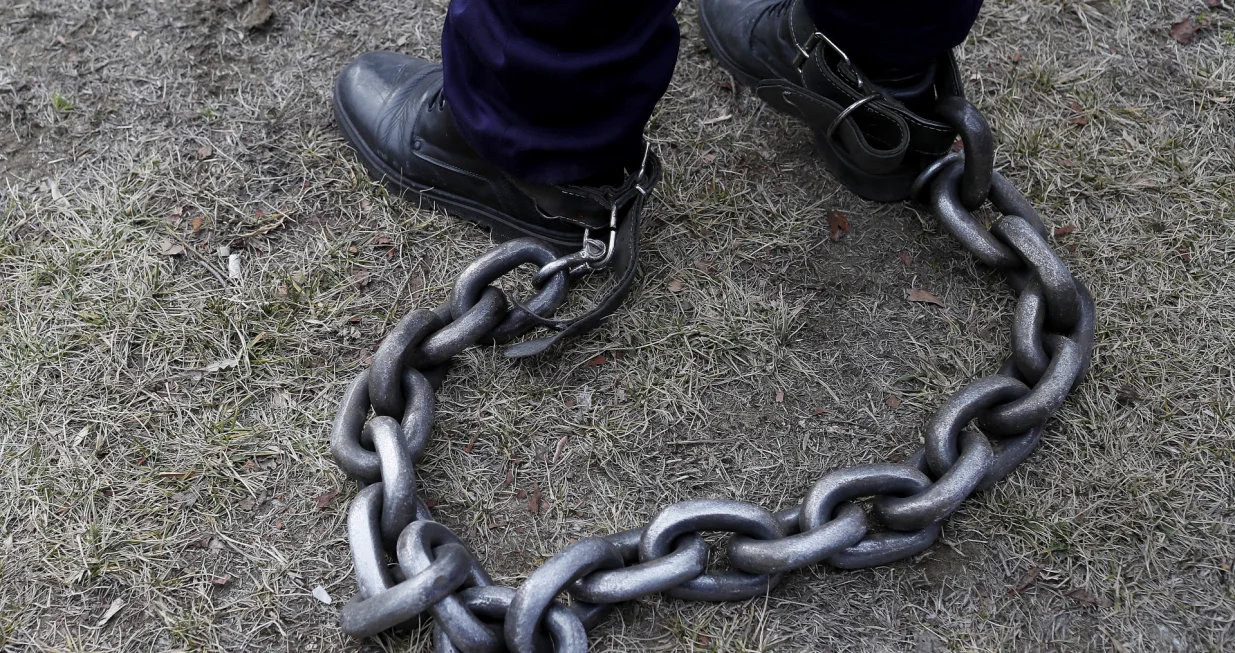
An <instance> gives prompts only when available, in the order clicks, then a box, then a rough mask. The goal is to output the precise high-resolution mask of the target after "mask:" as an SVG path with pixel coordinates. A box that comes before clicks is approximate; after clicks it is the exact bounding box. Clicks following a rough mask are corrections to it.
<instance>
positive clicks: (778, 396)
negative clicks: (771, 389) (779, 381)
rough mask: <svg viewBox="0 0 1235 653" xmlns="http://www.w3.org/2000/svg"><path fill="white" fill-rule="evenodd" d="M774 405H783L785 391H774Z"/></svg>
mask: <svg viewBox="0 0 1235 653" xmlns="http://www.w3.org/2000/svg"><path fill="white" fill-rule="evenodd" d="M776 403H778V404H783V403H785V391H784V390H781V389H780V388H777V389H776Z"/></svg>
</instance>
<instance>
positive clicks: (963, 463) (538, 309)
mask: <svg viewBox="0 0 1235 653" xmlns="http://www.w3.org/2000/svg"><path fill="white" fill-rule="evenodd" d="M953 104H954V105H955V104H956V102H955V101H953ZM966 104H967V103H966ZM947 109H948V110H947V111H945V112H943V113H944V115H945V117H947V116H954V117H955V118H954V122H953V127H955V128H956V129H957V130H958V131H959V132H960V133H961V136H962V139H963V140H964V142H965V144H966V146H967V149H968V148H969V147H971V144H979V143H983V144H989V143H990V142H991V138H990V134H989V126H988V125H987V124H986V122H985V120H979V118H980V115H977V114H976V109H973V108H972V106H949V107H948V108H947ZM974 130H977V132H975V131H974ZM983 130H985V132H984V133H983ZM982 153H983V154H986V156H968V153H967V155H966V156H962V155H950V156H948V157H945V158H943V159H941V160H940V162H939V163H938V164H937V165H932V166H929V167H927V168H926V169H925V170H924V172H923V174H922V175H921V176H920V177H919V179H918V180H917V182H915V184H914V187H915V192H917V190H919V189H920V191H921V193H920V195H921V196H922V197H924V198H925V200H926V201H927V203H928V205H929V207H930V209H931V211H932V212H933V213H934V214H935V216H936V217H938V218H939V219H940V221H941V222H942V224H943V225H944V227H945V228H946V229H948V231H949V232H950V233H952V235H953V236H955V237H956V239H957V240H958V241H959V242H960V243H961V245H962V246H963V247H965V248H966V249H967V250H969V252H970V253H972V254H973V255H974V256H975V257H976V258H977V259H978V260H979V261H981V262H983V263H985V264H987V265H989V266H990V267H992V268H995V269H997V270H1000V271H1001V272H1003V273H1005V275H1006V276H1007V280H1008V282H1009V284H1010V285H1011V286H1012V288H1013V289H1014V290H1015V291H1016V292H1018V293H1019V298H1018V300H1017V304H1016V310H1015V312H1014V317H1013V325H1012V349H1013V352H1012V355H1011V357H1010V358H1009V359H1008V360H1007V362H1005V363H1004V364H1003V365H1002V366H1001V367H1000V368H999V370H998V371H997V372H996V373H995V374H992V375H990V376H986V377H983V378H979V379H976V380H973V381H971V382H970V383H968V384H967V385H965V386H964V387H962V388H961V389H960V390H959V391H958V392H957V393H956V394H955V395H953V396H952V397H951V398H949V399H948V400H947V401H945V402H944V403H943V405H942V406H941V407H940V408H939V410H938V411H937V412H936V413H935V415H934V417H933V418H932V419H931V420H930V421H929V422H928V424H927V425H926V428H925V445H924V446H923V447H922V448H920V449H918V451H917V452H916V453H914V454H913V455H912V456H910V457H909V458H908V459H907V460H906V461H904V462H903V463H878V464H864V465H855V466H853V467H849V468H844V469H837V470H834V471H831V472H829V473H827V474H825V475H824V476H823V477H822V478H820V479H819V480H818V481H817V482H816V483H815V484H814V486H813V487H811V488H810V490H809V491H808V492H807V493H806V495H805V496H804V498H803V500H802V501H801V503H800V504H799V505H796V506H793V507H791V508H787V509H785V510H781V511H780V512H777V513H772V512H770V511H768V510H767V509H765V508H763V507H760V506H757V505H754V504H751V503H747V502H744V501H738V500H731V499H706V500H692V501H683V502H680V503H677V504H673V505H670V506H667V507H665V508H664V509H662V510H661V511H660V512H659V513H658V514H656V515H655V516H654V517H652V519H651V520H650V522H649V523H648V524H647V525H646V526H645V527H642V528H636V529H631V530H628V531H624V532H621V533H617V534H613V535H606V536H599V537H594V538H588V539H584V540H580V541H578V542H575V543H574V544H572V545H570V546H569V547H567V548H566V549H565V550H563V551H562V552H560V553H558V554H557V555H555V556H553V557H552V558H550V559H549V560H548V561H546V562H545V564H544V565H543V566H541V567H540V568H539V569H537V570H535V571H533V572H532V573H531V574H530V575H529V576H528V577H527V580H526V581H524V583H523V584H522V585H521V586H520V587H518V588H517V589H511V588H505V587H498V586H495V585H494V584H493V581H492V579H491V578H490V577H489V575H488V574H487V573H486V572H485V571H484V569H483V567H482V566H481V565H480V563H479V562H478V561H477V560H476V558H475V556H474V555H473V554H472V553H471V552H470V551H469V550H468V548H467V547H466V545H465V544H464V543H463V542H462V541H461V540H460V539H459V538H458V537H456V536H455V535H454V534H453V533H451V531H450V530H449V529H448V528H447V527H446V526H444V525H442V524H439V523H437V522H435V521H432V517H431V514H430V512H429V509H428V508H427V507H426V506H425V504H424V502H422V501H421V500H420V499H419V498H418V489H417V481H416V467H417V465H418V464H419V462H420V459H421V457H422V456H423V454H424V450H425V447H426V445H427V442H428V438H429V433H430V430H431V426H432V423H433V410H434V396H433V393H434V389H435V388H436V387H437V386H438V385H440V383H441V381H442V379H443V378H444V376H445V372H446V366H447V365H448V364H449V360H450V359H451V358H452V357H453V356H454V355H455V354H457V353H459V352H461V351H463V350H464V349H466V348H468V347H471V346H473V345H475V344H497V343H503V342H508V341H510V340H513V339H515V338H518V337H520V336H522V335H524V334H525V333H527V332H528V331H530V330H531V329H533V328H535V327H537V326H540V325H543V324H545V323H547V322H549V318H550V317H551V316H552V314H553V312H554V311H555V310H556V309H558V308H559V307H560V306H561V305H562V304H563V302H564V301H565V295H566V292H567V290H568V287H569V284H570V282H571V280H572V279H573V278H574V275H572V274H570V272H569V271H570V269H571V265H568V264H569V263H571V261H567V262H566V263H559V262H558V261H561V260H562V259H556V258H555V253H554V252H553V250H552V249H551V248H549V247H548V246H547V245H545V244H544V243H542V242H540V241H538V240H536V239H532V238H522V239H517V240H511V241H507V242H505V243H502V244H500V245H498V246H497V247H495V248H493V249H492V250H491V251H489V252H488V253H486V254H485V255H483V256H482V257H480V258H479V259H477V260H476V261H475V262H473V263H472V264H471V265H470V266H468V267H467V268H466V269H465V270H464V271H463V272H462V273H461V274H460V275H459V278H458V280H457V282H456V284H455V286H454V289H453V290H452V291H451V294H450V297H449V299H448V301H447V303H446V304H444V305H442V306H439V307H437V308H435V309H432V310H425V309H420V310H415V311H412V312H411V313H409V314H408V315H407V317H405V318H404V319H403V320H402V321H401V322H399V324H398V325H396V326H395V328H394V330H393V331H392V332H391V333H390V334H389V335H388V336H387V337H386V339H385V340H384V341H383V342H382V345H381V347H380V349H379V350H378V352H377V353H376V354H375V355H374V356H373V364H372V366H371V368H370V369H368V370H365V371H364V372H362V373H360V374H359V375H358V376H357V377H356V378H355V379H354V380H353V381H352V383H351V384H350V385H349V386H348V388H347V391H346V392H345V393H344V395H343V398H342V400H341V401H340V403H339V409H338V413H337V415H336V417H335V421H334V426H333V428H332V432H331V436H330V447H331V451H332V453H333V455H334V457H335V460H336V461H337V463H338V464H339V467H340V468H341V469H342V470H343V472H344V473H345V474H347V475H348V476H350V477H352V478H354V479H355V480H356V481H358V482H359V483H360V485H361V486H362V489H361V491H360V493H359V494H358V495H357V496H356V498H355V499H354V500H353V502H352V504H351V507H350V509H349V512H348V518H347V529H348V540H349V542H350V544H351V549H352V559H353V565H354V570H355V576H356V581H357V585H358V588H359V589H358V593H357V595H356V596H355V597H354V598H353V599H352V601H351V602H350V603H348V604H347V605H346V606H345V607H344V608H343V610H342V617H341V622H342V626H343V630H344V631H345V632H347V633H348V634H350V635H353V636H356V637H367V636H371V635H374V634H377V633H379V632H382V631H384V630H387V629H389V628H392V627H395V626H399V625H401V624H415V623H417V621H416V620H417V619H419V618H420V617H421V616H422V615H425V614H430V615H432V617H433V623H434V631H433V642H434V646H435V648H436V650H438V651H441V652H449V651H460V652H462V653H493V652H497V651H504V650H510V651H514V652H515V653H531V652H532V651H537V650H545V649H546V648H547V647H551V648H552V649H553V650H556V651H585V650H586V649H587V630H589V629H591V628H592V627H594V626H595V625H597V624H598V623H599V622H600V621H601V619H603V617H604V615H605V613H606V611H607V609H608V608H609V607H610V606H611V605H612V604H615V603H619V602H622V601H629V600H632V599H637V598H640V597H643V596H647V595H650V594H654V593H659V592H664V593H667V594H669V595H670V596H674V597H678V598H684V599H693V600H700V601H736V600H742V599H748V598H752V597H758V596H762V595H764V594H766V593H768V592H769V591H771V590H772V589H773V588H775V587H776V585H777V583H778V582H779V581H780V579H781V576H782V574H785V573H787V572H792V571H795V570H798V569H801V568H803V567H807V566H810V565H815V564H821V563H824V564H830V565H832V566H834V567H837V568H841V569H859V568H864V567H871V566H877V565H883V564H888V563H890V562H893V561H896V560H901V559H904V558H907V557H911V556H914V555H916V554H918V553H920V552H922V551H924V550H925V549H927V548H929V547H930V546H931V545H932V544H934V542H935V541H936V540H937V539H938V537H939V533H940V525H941V524H942V522H943V521H944V520H946V519H947V518H948V517H949V516H950V515H951V514H952V513H954V512H955V511H956V510H957V509H958V508H959V507H960V505H961V504H962V503H963V502H964V501H965V499H966V498H968V497H970V496H972V495H973V494H974V493H975V492H979V491H983V490H985V489H988V488H990V487H991V486H993V485H994V484H995V483H996V482H998V481H999V480H1000V479H1002V478H1003V477H1004V476H1006V475H1007V474H1009V473H1010V472H1011V471H1012V470H1013V469H1015V468H1016V466H1017V465H1019V464H1020V463H1021V462H1022V461H1024V460H1025V459H1026V458H1028V457H1029V455H1030V454H1031V453H1032V452H1033V451H1034V449H1035V448H1036V447H1037V445H1038V443H1039V442H1040V441H1041V439H1042V433H1043V428H1044V425H1045V423H1046V421H1047V420H1049V419H1050V418H1051V416H1052V415H1054V413H1055V412H1056V411H1058V410H1059V408H1060V407H1061V406H1062V404H1063V402H1064V401H1065V399H1066V398H1067V396H1068V393H1069V392H1070V391H1071V390H1072V389H1073V388H1075V387H1076V386H1077V384H1079V383H1080V382H1081V380H1082V379H1083V377H1084V375H1085V373H1086V370H1087V369H1088V367H1089V362H1090V358H1091V355H1092V351H1093V344H1094V328H1095V308H1094V302H1093V298H1092V297H1091V296H1090V294H1089V291H1088V290H1087V289H1086V288H1085V286H1084V285H1083V284H1082V283H1081V282H1080V281H1078V280H1077V279H1075V278H1074V277H1073V276H1072V275H1071V273H1070V272H1069V271H1068V268H1067V265H1066V264H1065V263H1064V262H1063V260H1062V259H1060V258H1059V256H1058V255H1056V254H1055V253H1054V251H1053V250H1052V249H1051V247H1050V245H1049V243H1048V242H1047V240H1046V233H1047V232H1046V227H1045V225H1044V224H1043V222H1042V220H1041V218H1040V217H1039V216H1038V214H1037V213H1036V212H1035V211H1034V210H1033V208H1032V207H1031V206H1030V204H1029V202H1028V200H1026V199H1025V198H1024V197H1023V196H1022V195H1021V194H1020V193H1019V192H1017V191H1016V189H1015V188H1014V187H1013V186H1012V185H1011V184H1010V183H1009V182H1008V181H1007V180H1006V179H1005V178H1004V177H1003V176H1002V175H1000V174H999V173H998V172H996V171H994V170H993V169H990V168H989V165H990V163H989V162H990V160H991V157H990V156H989V152H982ZM969 159H975V160H976V161H971V160H969ZM966 164H969V166H970V167H969V168H968V169H966ZM979 166H985V167H987V169H985V170H979V169H978V167H979ZM987 200H989V201H990V203H991V204H992V205H993V206H994V208H995V209H996V211H998V212H999V213H1000V214H1001V215H1002V217H1000V218H999V219H998V220H996V221H995V223H994V224H993V225H992V226H991V228H990V229H987V228H986V227H985V226H984V225H983V223H982V221H981V220H980V219H979V218H977V217H975V216H974V214H973V213H972V212H971V211H972V210H974V209H977V208H978V207H979V206H980V205H982V204H983V203H985V202H986V201H987ZM525 264H527V265H534V266H536V267H537V269H538V270H540V271H541V273H539V274H538V275H537V276H536V282H535V284H534V285H535V287H534V288H533V290H534V293H533V295H532V298H531V299H529V300H528V301H526V302H524V303H520V302H519V301H518V300H512V299H510V298H508V297H507V295H506V293H504V292H503V291H502V290H500V289H498V288H497V287H495V286H493V285H492V284H493V283H494V282H495V281H497V280H498V279H500V278H502V277H503V276H504V275H506V274H508V273H510V272H512V271H513V270H515V269H516V268H518V267H519V266H521V265H525ZM512 304H513V306H512ZM860 499H866V500H868V501H867V502H866V505H868V506H869V507H868V508H864V507H863V505H862V504H859V503H857V501H858V500H860ZM705 532H713V533H725V534H730V535H731V536H732V537H731V538H730V540H729V542H728V545H727V546H726V548H725V553H726V556H727V559H728V562H729V566H730V567H731V568H730V569H710V568H709V552H710V549H709V544H708V543H707V541H706V540H704V539H703V537H701V533H705ZM563 596H567V597H569V598H570V599H571V600H570V602H569V603H567V602H564V601H563V600H562V597H563Z"/></svg>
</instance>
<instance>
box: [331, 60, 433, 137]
mask: <svg viewBox="0 0 1235 653" xmlns="http://www.w3.org/2000/svg"><path fill="white" fill-rule="evenodd" d="M435 67H436V65H435V64H433V63H431V62H429V61H425V60H424V59H418V58H416V57H412V56H409V55H405V54H400V53H398V52H388V51H378V52H369V53H366V54H363V55H360V56H359V57H357V58H356V59H355V60H354V61H352V62H351V63H349V64H348V65H347V67H346V68H344V69H343V72H341V73H339V78H338V80H337V81H336V82H335V87H334V109H335V117H336V118H337V119H338V120H339V122H341V123H345V124H346V125H347V126H349V127H350V128H351V129H353V130H355V131H356V132H357V135H358V136H360V137H361V138H363V139H365V140H366V141H370V142H373V141H374V139H376V140H379V141H380V140H382V139H381V134H380V133H379V132H381V131H382V129H383V128H382V125H383V124H384V123H386V122H388V121H389V120H390V118H391V115H390V113H391V112H390V110H391V108H392V107H391V103H392V101H393V102H398V101H401V100H406V98H398V97H396V96H398V95H399V94H400V92H404V91H406V90H407V86H408V82H409V80H410V78H412V77H414V76H416V75H418V74H420V73H423V72H427V70H426V69H432V68H435Z"/></svg>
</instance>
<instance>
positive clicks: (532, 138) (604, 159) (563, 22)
mask: <svg viewBox="0 0 1235 653" xmlns="http://www.w3.org/2000/svg"><path fill="white" fill-rule="evenodd" d="M676 4H677V0H622V1H621V2H614V1H612V0H539V1H536V2H526V1H525V2H511V1H509V0H454V1H453V2H451V3H450V9H449V13H448V14H447V18H446V27H445V29H444V31H443V33H442V59H443V65H444V68H445V85H446V99H447V101H448V102H449V104H450V107H451V110H452V111H453V113H454V118H455V121H456V123H457V124H458V127H459V130H460V131H461V132H462V133H463V136H464V138H466V139H467V141H468V142H469V143H470V144H471V145H472V147H474V148H475V149H476V150H477V151H478V152H479V153H480V154H481V155H482V156H484V157H485V159H487V160H488V161H490V162H491V163H493V164H495V165H497V166H498V167H499V168H501V169H502V170H505V171H506V172H508V173H510V174H511V175H514V176H516V177H518V178H521V179H525V180H528V181H532V182H536V183H542V184H560V183H572V182H579V181H581V180H587V179H589V178H593V177H597V176H598V175H599V176H601V177H606V176H609V175H611V174H612V173H616V174H618V175H619V178H620V172H621V169H622V167H623V166H624V165H625V166H629V165H630V164H631V162H632V161H633V162H637V161H638V158H639V156H640V155H641V154H642V133H643V127H644V125H645V124H646V123H647V121H648V118H649V117H650V116H651V114H652V108H653V106H655V104H656V102H657V101H658V100H659V99H660V96H661V95H663V94H664V92H665V89H666V88H667V87H668V85H669V78H670V77H671V76H672V75H673V67H674V64H675V63H676V60H677V53H678V26H677V21H676V20H674V18H673V13H672V12H673V7H674V6H675V5H676Z"/></svg>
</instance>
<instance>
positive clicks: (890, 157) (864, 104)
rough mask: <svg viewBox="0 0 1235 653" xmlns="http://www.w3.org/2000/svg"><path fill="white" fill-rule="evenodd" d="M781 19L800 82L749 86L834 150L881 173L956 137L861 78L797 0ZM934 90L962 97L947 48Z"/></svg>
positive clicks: (931, 156) (919, 161) (931, 154)
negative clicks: (784, 20)
mask: <svg viewBox="0 0 1235 653" xmlns="http://www.w3.org/2000/svg"><path fill="white" fill-rule="evenodd" d="M789 27H790V33H791V35H792V38H793V41H794V46H795V47H796V49H797V50H798V53H799V54H798V57H797V60H796V61H795V63H796V64H797V65H798V69H799V71H800V72H801V75H802V81H801V84H795V83H793V82H789V81H786V80H782V79H775V80H768V81H765V82H763V83H761V84H760V85H759V86H758V88H757V89H756V92H757V93H758V94H759V96H760V97H761V98H762V99H764V100H765V101H767V102H769V103H771V104H773V105H774V106H776V107H777V108H780V109H782V110H785V111H788V112H789V113H791V114H795V115H798V116H799V117H801V118H802V119H803V120H805V121H806V122H807V123H809V124H810V125H811V126H812V127H813V128H814V129H815V130H816V131H818V132H822V133H823V134H824V137H825V138H827V139H828V140H832V139H836V142H837V143H839V144H840V145H841V146H842V147H839V148H836V149H837V150H838V152H837V153H838V154H839V155H841V157H842V158H843V159H845V160H846V161H847V163H849V164H850V165H852V166H854V167H856V168H858V169H860V170H862V171H864V172H866V173H869V174H876V175H878V174H888V173H891V172H893V171H896V170H898V169H903V168H904V167H906V166H909V167H917V168H919V169H920V167H921V166H924V165H925V164H926V163H928V162H929V161H932V160H935V159H937V158H938V157H940V156H942V155H944V154H946V153H947V152H948V150H949V149H950V148H951V146H952V142H953V141H954V140H955V139H956V131H955V130H954V129H952V127H950V126H949V125H947V124H945V123H942V122H939V121H936V120H931V119H929V118H926V117H924V116H921V115H918V114H916V113H914V112H913V111H910V110H909V109H908V108H907V107H906V106H905V105H904V104H902V103H901V102H899V101H897V100H896V99H894V98H892V97H890V96H888V95H887V94H886V93H885V92H883V91H882V89H880V88H879V87H878V86H877V85H875V84H874V83H872V82H870V81H869V80H866V79H865V78H864V77H863V75H862V73H861V71H860V70H858V69H857V68H856V67H855V66H854V65H853V64H852V62H850V61H849V58H848V57H847V56H846V55H845V54H844V52H842V51H841V50H840V49H839V48H837V47H836V46H835V45H834V44H832V42H831V41H829V40H828V39H827V37H825V36H824V35H823V34H822V33H820V32H817V31H816V30H815V25H814V23H813V22H812V21H811V19H810V16H809V15H808V14H807V11H806V5H805V3H804V2H803V1H802V0H797V1H796V2H794V3H793V6H792V7H791V8H790V13H789ZM938 69H939V74H938V79H937V81H936V85H935V87H936V92H937V93H938V94H939V96H940V97H943V96H946V95H959V96H961V97H964V87H963V84H962V82H961V79H960V72H959V70H958V68H957V65H956V60H955V59H954V58H953V56H952V53H951V52H949V53H947V54H945V55H943V56H941V57H940V60H939V61H938Z"/></svg>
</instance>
